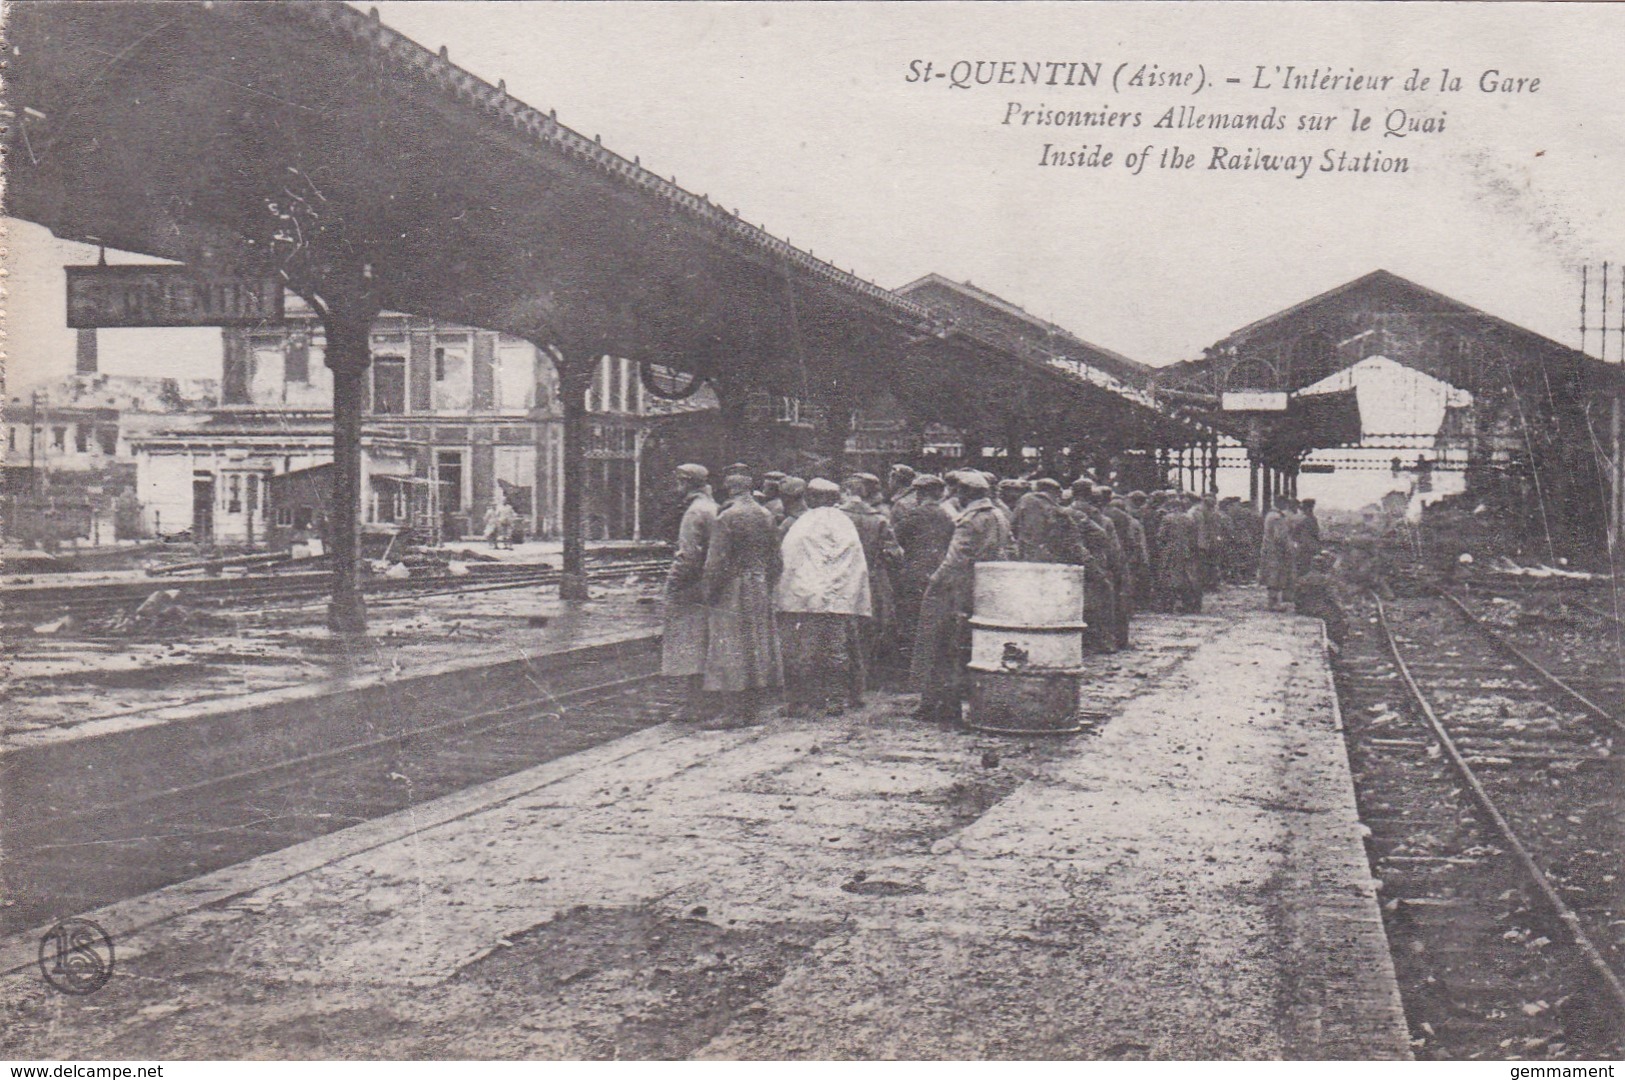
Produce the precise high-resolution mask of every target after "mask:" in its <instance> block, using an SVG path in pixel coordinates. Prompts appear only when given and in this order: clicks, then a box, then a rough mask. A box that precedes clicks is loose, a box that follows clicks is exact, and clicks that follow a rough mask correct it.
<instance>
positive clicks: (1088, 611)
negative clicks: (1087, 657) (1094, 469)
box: [1067, 477, 1123, 653]
mask: <svg viewBox="0 0 1625 1080" xmlns="http://www.w3.org/2000/svg"><path fill="white" fill-rule="evenodd" d="M1094 498H1095V485H1094V482H1093V481H1091V480H1089V479H1088V478H1087V477H1080V478H1079V479H1077V480H1076V481H1074V482H1073V484H1072V505H1071V506H1070V507H1068V508H1067V510H1068V513H1069V514H1070V516H1071V518H1072V526H1073V528H1074V529H1076V530H1077V533H1078V539H1079V540H1080V541H1081V542H1082V543H1083V546H1084V548H1085V549H1086V550H1087V551H1088V556H1087V557H1086V559H1085V561H1084V587H1083V621H1084V622H1086V623H1088V624H1089V628H1088V629H1087V630H1085V631H1084V635H1083V638H1084V645H1085V646H1087V647H1088V648H1089V649H1090V650H1091V651H1093V652H1103V653H1111V652H1116V651H1117V648H1118V645H1117V642H1118V617H1117V605H1118V589H1119V587H1120V585H1121V583H1122V580H1123V546H1122V544H1121V543H1120V542H1119V541H1118V539H1117V528H1116V526H1115V525H1113V524H1112V522H1111V520H1110V519H1108V518H1106V517H1104V516H1103V515H1102V514H1101V513H1100V510H1099V508H1098V507H1096V506H1095V505H1094Z"/></svg>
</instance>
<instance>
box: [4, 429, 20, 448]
mask: <svg viewBox="0 0 1625 1080" xmlns="http://www.w3.org/2000/svg"><path fill="white" fill-rule="evenodd" d="M6 449H7V450H15V449H17V429H16V428H7V429H6Z"/></svg>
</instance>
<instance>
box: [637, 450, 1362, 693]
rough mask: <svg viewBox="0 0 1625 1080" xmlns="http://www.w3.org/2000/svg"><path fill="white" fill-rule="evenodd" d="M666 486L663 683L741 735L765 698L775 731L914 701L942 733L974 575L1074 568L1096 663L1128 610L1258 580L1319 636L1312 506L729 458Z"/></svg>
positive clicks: (1273, 601) (1082, 483)
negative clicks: (672, 519)
mask: <svg viewBox="0 0 1625 1080" xmlns="http://www.w3.org/2000/svg"><path fill="white" fill-rule="evenodd" d="M676 481H677V484H678V485H679V487H680V489H681V492H682V498H683V501H684V509H683V513H682V520H681V523H680V525H679V527H678V535H677V550H676V555H675V557H674V559H673V562H672V567H671V571H670V573H669V575H668V578H667V583H666V611H665V639H664V645H663V655H662V665H661V670H662V673H663V674H665V675H667V676H670V677H674V678H678V679H681V680H684V681H685V682H686V684H687V685H686V690H687V693H686V701H685V705H684V707H683V710H682V712H681V713H680V714H679V715H680V717H681V718H683V719H687V720H696V721H707V722H717V721H721V722H723V723H748V722H750V721H752V720H753V719H754V718H755V716H756V715H757V713H758V711H759V710H760V708H761V707H762V706H763V705H764V704H765V703H766V702H767V700H768V699H769V698H770V697H775V696H778V695H779V694H781V693H782V694H783V697H784V700H785V708H786V711H787V713H788V714H790V715H797V716H805V715H809V714H813V713H822V714H825V715H837V714H839V713H841V712H843V711H844V710H845V709H847V708H849V707H855V706H857V705H860V704H861V703H862V700H863V693H864V691H865V689H866V688H867V687H870V686H876V685H881V686H889V687H892V688H896V689H903V688H911V689H914V690H917V691H918V692H919V694H920V706H919V713H918V715H919V716H920V717H921V718H922V719H925V720H928V721H934V722H940V723H956V722H957V721H958V720H959V719H960V710H961V707H962V705H961V703H962V700H963V698H964V693H965V679H966V675H965V658H966V644H967V640H968V639H967V637H966V623H965V620H966V617H967V616H968V615H969V614H970V613H971V604H972V599H973V583H974V568H975V565H976V564H977V563H979V562H991V561H999V560H1006V559H1015V560H1020V561H1024V562H1054V563H1069V564H1073V565H1078V566H1082V567H1084V568H1085V575H1084V577H1085V611H1084V621H1085V622H1086V623H1087V624H1088V627H1089V629H1088V630H1087V631H1086V641H1085V644H1086V645H1087V646H1089V647H1090V648H1091V649H1092V650H1093V651H1097V652H1115V651H1117V650H1119V649H1124V648H1129V647H1131V646H1132V638H1131V633H1130V631H1131V623H1132V619H1133V616H1134V614H1135V613H1136V612H1139V611H1166V612H1186V613H1194V612H1200V611H1201V609H1202V600H1203V596H1204V594H1206V593H1209V592H1212V591H1213V590H1215V589H1218V588H1220V587H1222V586H1223V585H1225V584H1240V583H1247V582H1253V581H1259V582H1261V583H1262V584H1264V585H1265V586H1266V587H1267V588H1268V589H1269V596H1270V600H1269V603H1270V607H1271V609H1272V610H1273V609H1275V608H1276V607H1277V606H1278V605H1280V604H1283V603H1287V602H1293V603H1296V605H1297V608H1298V610H1299V612H1300V613H1304V614H1314V615H1318V616H1320V617H1323V618H1327V620H1328V626H1331V625H1332V619H1331V616H1330V614H1329V610H1323V609H1327V606H1328V604H1329V605H1330V607H1331V608H1335V607H1336V606H1337V601H1336V598H1335V592H1334V590H1333V589H1332V587H1331V583H1330V580H1329V578H1328V577H1327V576H1326V574H1325V570H1326V569H1327V566H1326V564H1325V563H1324V562H1323V561H1317V560H1319V559H1320V555H1319V549H1320V530H1319V524H1318V522H1317V520H1316V518H1315V515H1314V500H1312V499H1304V500H1303V501H1302V503H1297V502H1294V501H1293V500H1281V501H1279V502H1278V503H1277V504H1276V505H1275V506H1274V507H1273V508H1272V509H1271V510H1270V512H1269V513H1268V514H1267V515H1263V516H1261V515H1260V514H1259V513H1258V512H1257V511H1256V510H1254V509H1253V507H1252V506H1251V505H1250V504H1248V503H1246V502H1244V501H1242V500H1240V499H1235V498H1227V499H1223V500H1219V499H1217V498H1216V497H1215V496H1214V495H1211V494H1209V495H1206V496H1197V495H1194V494H1190V493H1186V492H1181V491H1175V490H1163V491H1156V492H1153V493H1151V494H1149V495H1147V494H1146V493H1144V492H1141V491H1133V492H1129V493H1119V492H1117V491H1115V490H1113V489H1112V488H1111V487H1109V486H1107V485H1105V484H1100V483H1097V482H1095V481H1093V480H1091V479H1089V478H1083V479H1079V480H1076V481H1074V482H1073V483H1072V484H1071V485H1070V486H1068V487H1063V486H1062V485H1061V484H1060V483H1059V482H1057V481H1056V480H1053V479H1050V478H1048V477H1039V478H1037V479H1032V480H1013V479H1005V480H999V479H998V478H996V477H995V476H993V475H992V474H990V473H986V472H980V471H975V470H969V469H963V470H959V471H957V472H950V473H948V474H946V475H944V476H935V475H929V474H924V475H922V474H917V473H916V472H915V471H914V470H913V469H912V468H910V467H909V466H906V465H896V466H893V468H892V469H891V472H890V474H889V476H888V478H887V480H886V482H882V481H881V479H880V478H879V477H878V476H876V475H874V474H871V473H854V474H852V475H849V476H847V477H846V479H845V480H844V481H843V482H842V483H840V484H836V483H835V482H833V481H831V480H827V479H823V478H815V479H812V480H804V479H802V478H800V477H795V476H786V475H785V474H783V473H780V472H768V473H765V474H764V475H763V476H762V477H761V479H760V483H758V481H757V478H756V477H755V476H754V475H753V473H752V470H751V469H750V468H749V466H747V465H746V464H745V463H742V462H740V463H735V464H733V465H730V466H728V468H727V469H726V470H724V475H723V477H722V481H721V499H720V501H719V500H718V499H717V498H716V497H715V496H714V494H713V485H712V482H711V476H710V473H709V471H708V470H707V469H706V468H705V467H704V466H702V465H692V464H691V465H683V466H681V467H679V468H678V469H677V471H676ZM1336 617H1337V619H1338V620H1340V619H1341V611H1340V609H1339V610H1338V611H1337V612H1336ZM1333 636H1334V640H1335V639H1340V631H1338V632H1335V633H1334V635H1333Z"/></svg>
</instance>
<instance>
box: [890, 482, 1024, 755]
mask: <svg viewBox="0 0 1625 1080" xmlns="http://www.w3.org/2000/svg"><path fill="white" fill-rule="evenodd" d="M956 483H957V486H958V488H959V492H958V497H959V498H960V499H961V500H963V502H964V509H963V510H961V511H960V513H959V516H958V517H957V518H956V519H955V521H954V534H953V538H952V539H951V540H950V541H949V543H948V551H947V554H945V555H944V556H943V558H942V563H941V565H939V566H938V567H937V568H936V570H935V571H933V572H932V574H931V577H930V578H929V579H928V580H927V583H926V589H925V597H924V599H923V600H922V601H921V603H920V630H919V633H918V634H917V635H916V636H915V639H914V658H913V659H914V662H913V669H912V674H913V679H914V684H915V686H917V687H918V688H919V691H920V711H919V716H920V718H921V719H923V720H929V721H933V722H937V723H948V722H954V723H957V722H958V721H959V719H960V715H961V708H962V702H963V698H964V684H965V657H964V655H963V647H964V626H965V617H966V616H968V615H969V614H970V612H971V605H972V602H973V601H974V599H975V593H974V584H975V572H976V564H977V563H979V562H996V561H999V560H1002V559H1006V558H1008V557H1009V552H1010V548H1011V540H1010V528H1009V526H1007V525H1006V524H1005V523H1004V519H1003V518H1002V517H1000V516H999V515H998V514H996V513H995V512H994V510H993V503H992V500H991V499H990V497H989V491H990V487H989V484H988V482H987V478H986V477H984V476H982V475H981V474H979V473H975V472H970V471H966V472H962V473H960V474H959V475H958V479H957V482H956Z"/></svg>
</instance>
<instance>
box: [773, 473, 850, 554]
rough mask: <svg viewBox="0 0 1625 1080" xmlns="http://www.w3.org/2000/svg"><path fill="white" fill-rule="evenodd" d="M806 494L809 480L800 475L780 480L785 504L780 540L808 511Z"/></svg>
mask: <svg viewBox="0 0 1625 1080" xmlns="http://www.w3.org/2000/svg"><path fill="white" fill-rule="evenodd" d="M837 490H838V489H837ZM806 495H807V481H805V480H803V479H802V478H801V477H799V476H786V477H785V478H784V479H783V480H782V481H780V482H779V499H780V500H781V501H782V502H783V504H784V517H782V518H780V519H779V539H780V540H783V539H784V535H785V533H788V532H789V531H790V526H792V525H794V524H795V523H796V518H798V517H800V516H801V515H802V514H805V513H806V512H807V502H806Z"/></svg>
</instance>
